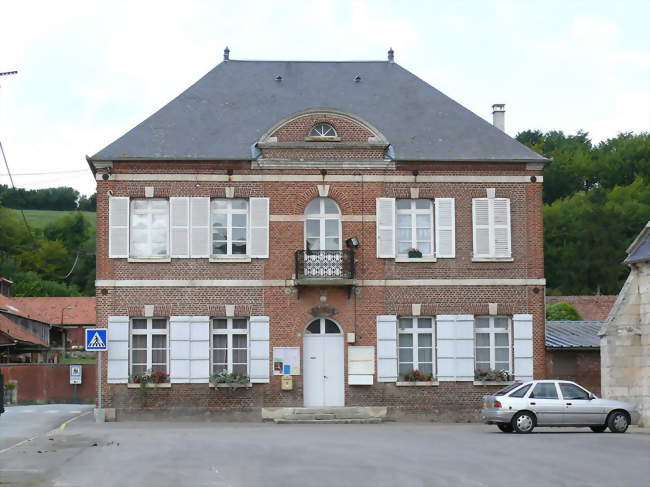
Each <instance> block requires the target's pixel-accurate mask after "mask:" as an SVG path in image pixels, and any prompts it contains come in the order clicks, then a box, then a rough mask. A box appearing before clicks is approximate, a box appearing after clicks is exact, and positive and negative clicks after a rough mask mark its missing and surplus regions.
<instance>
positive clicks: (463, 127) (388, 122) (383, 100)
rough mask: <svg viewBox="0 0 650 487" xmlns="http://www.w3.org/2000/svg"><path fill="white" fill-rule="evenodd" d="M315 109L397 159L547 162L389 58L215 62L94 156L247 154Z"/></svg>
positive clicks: (103, 158)
mask: <svg viewBox="0 0 650 487" xmlns="http://www.w3.org/2000/svg"><path fill="white" fill-rule="evenodd" d="M357 76H358V77H360V81H359V82H355V78H357ZM277 79H281V81H276V80H277ZM311 108H322V109H328V108H332V109H336V110H342V111H345V112H348V113H353V114H355V115H357V116H359V117H361V118H363V119H365V120H366V121H368V122H369V123H371V124H372V125H374V126H375V127H376V128H377V129H378V130H380V131H381V132H382V133H383V135H384V136H385V137H386V138H387V139H388V141H389V142H390V144H391V145H392V148H393V150H394V153H395V159H396V160H406V161H409V160H425V161H436V160H443V161H483V162H490V161H511V162H516V161H523V162H528V161H534V162H546V161H547V159H545V158H544V157H542V156H540V155H539V154H537V153H536V152H533V151H532V150H531V149H529V148H528V147H526V146H524V145H523V144H520V143H519V142H517V141H516V140H514V139H512V138H511V137H509V136H508V135H507V134H505V133H504V132H502V131H501V130H499V129H497V128H495V127H493V126H492V125H491V124H490V123H488V122H486V121H485V120H483V119H482V118H480V117H478V116H477V115H475V114H474V113H472V112H470V111H469V110H467V109H466V108H464V107H463V106H461V105H460V104H458V103H457V102H455V101H454V100H452V99H451V98H449V97H447V96H445V95H444V94H442V93H441V92H439V91H438V90H436V89H435V88H434V87H432V86H431V85H429V84H427V83H425V82H424V81H422V80H421V79H419V78H418V77H417V76H415V75H413V74H412V73H410V72H409V71H407V70H406V69H404V68H402V67H401V66H399V65H398V64H395V63H392V62H386V61H378V62H372V61H371V62H301V61H291V62H290V61H286V62H285V61H236V60H229V61H224V62H222V63H221V64H219V65H218V66H216V67H215V68H214V69H212V70H211V71H210V72H209V73H207V74H206V75H205V76H204V77H203V78H201V79H200V80H199V81H197V82H196V83H195V84H194V85H192V86H191V87H190V88H188V89H187V90H186V91H185V92H184V93H182V94H181V95H179V96H178V97H177V98H175V99H174V100H172V101H171V102H169V103H168V104H167V105H166V106H164V107H163V108H161V109H160V110H159V111H158V112H156V113H154V114H153V115H151V116H150V117H149V118H147V119H146V120H145V121H143V122H142V123H141V124H139V125H138V126H137V127H135V128H133V129H132V130H130V131H129V132H127V133H126V134H125V135H123V136H122V137H120V138H119V139H117V140H116V141H115V142H113V143H112V144H110V145H109V146H108V147H106V148H104V149H102V150H101V151H99V152H98V153H97V154H95V155H94V156H93V157H92V158H91V160H92V161H95V162H97V161H125V160H126V161H128V160H152V159H155V160H172V161H182V160H192V159H199V160H236V159H240V160H241V159H244V160H250V159H251V146H252V145H253V144H255V143H256V142H257V141H258V140H259V138H260V136H261V135H262V134H263V133H264V132H265V131H266V130H268V129H270V128H271V127H272V126H273V125H274V124H275V123H277V122H278V121H280V120H282V119H283V118H285V117H287V116H289V115H290V114H293V113H296V112H300V111H303V110H306V109H311Z"/></svg>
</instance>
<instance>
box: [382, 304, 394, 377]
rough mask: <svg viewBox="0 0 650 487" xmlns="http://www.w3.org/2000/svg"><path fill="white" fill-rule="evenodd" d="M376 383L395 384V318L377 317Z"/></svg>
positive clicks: (392, 316) (387, 316)
mask: <svg viewBox="0 0 650 487" xmlns="http://www.w3.org/2000/svg"><path fill="white" fill-rule="evenodd" d="M377 382H397V316H395V315H380V316H377Z"/></svg>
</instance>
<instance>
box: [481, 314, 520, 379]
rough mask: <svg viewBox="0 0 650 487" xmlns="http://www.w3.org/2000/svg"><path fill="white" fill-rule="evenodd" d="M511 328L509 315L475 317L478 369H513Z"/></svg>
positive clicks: (509, 370)
mask: <svg viewBox="0 0 650 487" xmlns="http://www.w3.org/2000/svg"><path fill="white" fill-rule="evenodd" d="M510 329H511V325H510V318H508V317H507V316H477V317H476V318H475V319H474V335H475V336H474V343H475V359H476V370H477V371H488V370H494V371H498V370H505V371H506V372H508V373H510V372H511V371H512V367H511V363H512V354H511V347H510Z"/></svg>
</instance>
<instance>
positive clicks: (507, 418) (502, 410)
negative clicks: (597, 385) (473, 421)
mask: <svg viewBox="0 0 650 487" xmlns="http://www.w3.org/2000/svg"><path fill="white" fill-rule="evenodd" d="M481 418H482V419H483V422H484V423H487V424H495V425H497V427H498V428H499V429H500V430H501V431H503V432H504V433H510V432H512V431H516V432H517V433H530V432H531V431H533V429H534V428H535V426H588V427H589V428H591V430H592V431H594V432H595V433H602V432H603V431H605V429H607V428H609V430H610V431H611V432H612V433H625V431H626V430H627V427H628V426H629V425H631V424H637V423H638V422H639V418H640V414H639V411H638V410H637V409H636V408H635V407H634V406H633V405H632V404H629V403H626V402H622V401H613V400H610V399H599V398H598V397H596V395H595V394H593V393H591V392H589V391H588V390H586V389H584V388H583V387H581V386H579V385H578V384H576V383H575V382H570V381H567V380H534V381H530V382H524V383H521V382H517V383H515V384H512V385H509V386H508V387H506V388H504V389H501V390H500V391H498V392H496V393H494V394H492V395H489V396H485V397H484V398H483V409H482V410H481Z"/></svg>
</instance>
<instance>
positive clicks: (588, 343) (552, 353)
mask: <svg viewBox="0 0 650 487" xmlns="http://www.w3.org/2000/svg"><path fill="white" fill-rule="evenodd" d="M604 324H605V322H604V321H547V322H546V373H547V377H548V378H549V379H562V380H572V381H574V382H577V383H578V384H580V385H582V386H584V387H586V388H587V389H589V390H590V391H591V392H593V393H595V394H598V395H600V391H601V388H600V337H599V336H598V332H599V331H600V329H601V328H602V327H603V325H604Z"/></svg>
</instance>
